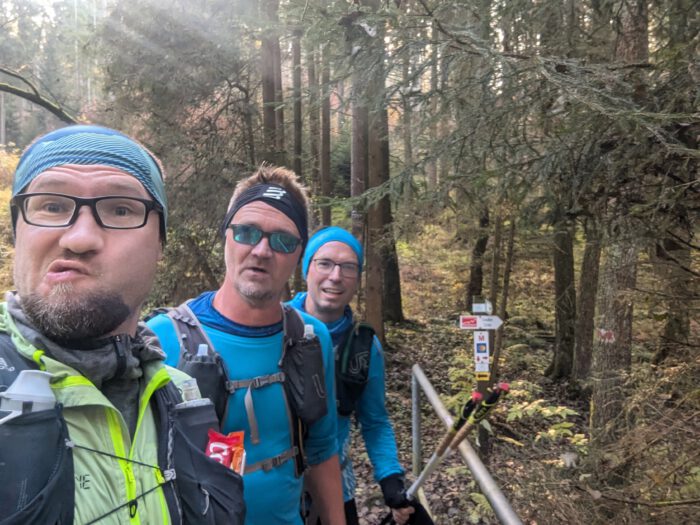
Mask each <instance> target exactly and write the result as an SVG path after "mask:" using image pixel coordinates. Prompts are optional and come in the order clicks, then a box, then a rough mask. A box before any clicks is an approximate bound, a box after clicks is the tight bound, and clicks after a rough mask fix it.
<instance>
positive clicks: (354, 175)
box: [350, 72, 369, 244]
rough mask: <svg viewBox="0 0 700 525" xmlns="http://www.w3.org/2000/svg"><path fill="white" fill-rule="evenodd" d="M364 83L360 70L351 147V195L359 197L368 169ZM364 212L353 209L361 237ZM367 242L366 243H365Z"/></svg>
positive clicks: (355, 232) (355, 87)
mask: <svg viewBox="0 0 700 525" xmlns="http://www.w3.org/2000/svg"><path fill="white" fill-rule="evenodd" d="M364 87H365V86H364V84H363V80H362V75H361V74H360V73H359V72H355V73H354V74H353V88H352V89H353V97H352V144H351V148H350V157H351V160H350V195H351V196H352V197H359V196H360V195H362V193H364V191H365V181H366V180H367V171H368V168H367V166H368V158H367V148H368V121H369V113H368V110H367V104H366V102H365V100H364V94H363V92H364ZM363 230H364V212H363V211H362V210H361V209H359V208H358V207H357V206H354V207H353V209H352V234H353V235H354V236H355V237H357V238H358V239H361V238H362V237H363V235H364V231H363ZM365 244H366V243H365Z"/></svg>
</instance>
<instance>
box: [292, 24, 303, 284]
mask: <svg viewBox="0 0 700 525" xmlns="http://www.w3.org/2000/svg"><path fill="white" fill-rule="evenodd" d="M292 68H293V69H292V96H293V97H294V159H293V162H292V167H293V169H294V173H296V174H297V176H298V177H299V178H300V179H302V180H303V177H304V174H303V173H302V169H303V164H302V154H303V148H304V147H303V130H304V122H303V120H302V114H301V34H300V32H299V31H295V32H294V37H293V38H292ZM293 287H294V292H295V293H297V292H300V291H301V287H302V277H301V265H300V264H297V267H296V269H295V271H294V281H293Z"/></svg>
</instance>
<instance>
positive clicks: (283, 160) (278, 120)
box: [272, 13, 287, 166]
mask: <svg viewBox="0 0 700 525" xmlns="http://www.w3.org/2000/svg"><path fill="white" fill-rule="evenodd" d="M276 19H277V15H276V13H275V20H276ZM272 57H273V59H274V61H275V65H274V67H275V106H274V108H275V164H277V165H278V166H286V165H287V147H286V142H285V136H284V134H285V129H284V90H283V87H282V52H281V50H280V39H279V37H278V36H275V37H274V39H273V42H272Z"/></svg>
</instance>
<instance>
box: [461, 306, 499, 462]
mask: <svg viewBox="0 0 700 525" xmlns="http://www.w3.org/2000/svg"><path fill="white" fill-rule="evenodd" d="M472 313H473V314H475V315H460V316H459V327H460V328H461V329H462V330H470V331H472V333H473V334H474V375H475V377H476V387H477V391H478V392H479V393H481V394H482V395H486V393H487V392H488V389H489V386H491V383H492V382H493V380H494V379H496V378H495V377H494V378H492V377H491V347H492V344H493V340H494V332H495V330H497V329H498V328H500V327H501V325H503V320H502V319H501V318H500V317H498V316H497V315H492V313H493V306H492V304H491V303H490V302H489V301H488V300H486V299H475V301H474V304H473V305H472ZM479 443H481V447H482V452H483V453H486V454H487V453H488V449H489V439H488V434H487V433H486V431H485V429H483V428H479Z"/></svg>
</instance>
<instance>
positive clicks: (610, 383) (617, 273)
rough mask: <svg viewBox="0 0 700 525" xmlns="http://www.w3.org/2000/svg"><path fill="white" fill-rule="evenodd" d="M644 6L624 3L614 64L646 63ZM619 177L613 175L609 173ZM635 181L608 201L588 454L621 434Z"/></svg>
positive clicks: (633, 265) (637, 84)
mask: <svg viewBox="0 0 700 525" xmlns="http://www.w3.org/2000/svg"><path fill="white" fill-rule="evenodd" d="M646 9H647V3H646V0H630V1H628V2H623V3H622V5H621V6H620V10H619V15H618V16H619V18H618V24H617V27H616V29H617V43H616V46H615V53H616V58H617V59H619V60H621V61H623V62H625V63H634V62H646V60H647V59H648V34H647V11H646ZM630 80H631V81H632V82H633V84H634V97H635V99H636V100H637V101H638V102H639V103H641V102H642V100H643V98H644V93H645V83H644V81H643V77H642V73H641V72H639V71H633V72H631V73H630ZM612 175H617V173H612ZM638 185H639V177H634V178H632V179H631V180H630V181H629V182H627V184H626V187H625V186H622V187H621V188H620V190H619V192H618V193H619V194H618V195H617V196H616V198H614V199H610V200H609V203H608V204H609V211H608V217H609V219H608V223H607V224H606V232H607V235H606V237H605V245H604V247H605V250H604V253H605V258H604V263H603V267H602V268H601V279H600V283H599V286H598V306H597V311H598V314H597V323H596V339H595V341H594V346H593V368H592V370H591V377H592V379H593V392H592V396H591V438H592V439H591V442H592V452H593V453H594V454H595V455H597V453H598V452H600V451H601V448H602V447H604V446H605V445H606V444H608V443H610V442H612V441H614V440H616V439H617V437H618V436H619V434H620V432H621V431H622V424H621V421H619V419H618V418H619V416H620V414H621V413H622V406H623V400H624V392H623V386H624V384H625V381H626V379H627V375H628V373H629V369H630V365H631V362H632V310H633V304H634V303H633V300H632V292H633V290H634V288H635V284H636V280H637V255H638V252H639V247H638V245H637V240H636V237H635V236H636V234H637V228H636V227H635V226H636V225H635V224H633V223H632V218H631V216H630V213H629V211H630V210H629V208H630V207H631V206H632V205H633V204H634V203H635V202H637V201H638V198H639V197H638V195H637V193H638V192H639V187H638Z"/></svg>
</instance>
